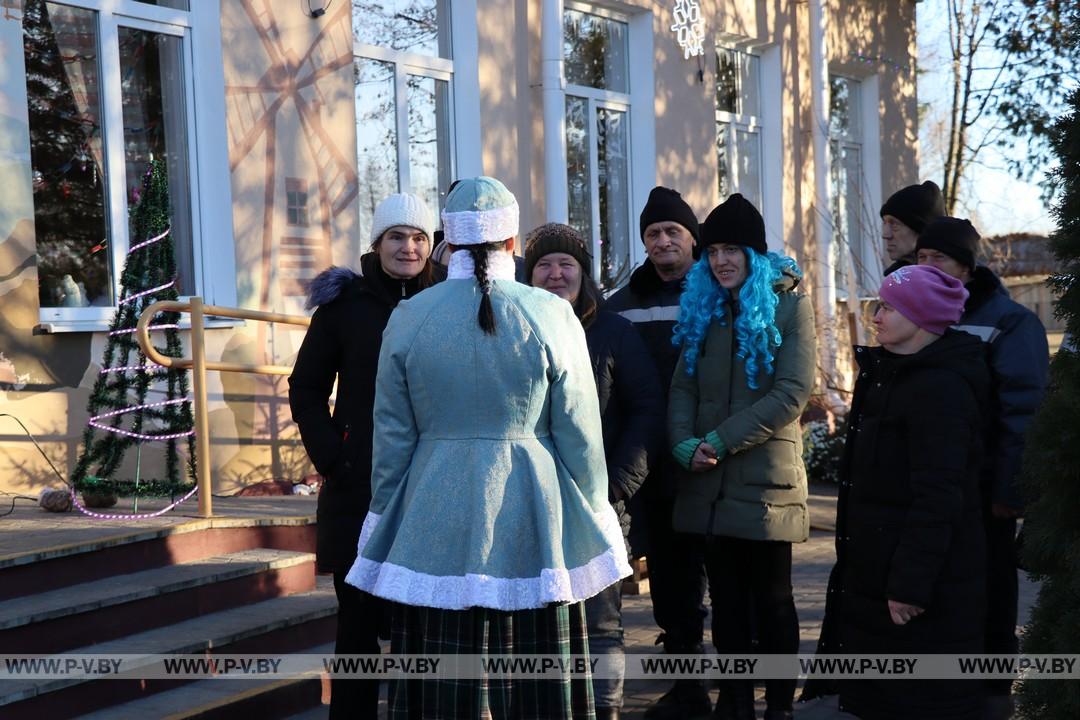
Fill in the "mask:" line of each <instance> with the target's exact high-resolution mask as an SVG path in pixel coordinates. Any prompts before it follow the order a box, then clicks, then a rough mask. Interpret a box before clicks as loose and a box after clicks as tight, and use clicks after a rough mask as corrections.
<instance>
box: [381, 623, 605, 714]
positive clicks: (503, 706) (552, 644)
mask: <svg viewBox="0 0 1080 720" xmlns="http://www.w3.org/2000/svg"><path fill="white" fill-rule="evenodd" d="M390 651H391V652H392V653H408V654H423V655H455V654H469V655H471V654H487V655H506V656H514V655H534V654H535V655H560V656H564V657H569V656H570V655H582V656H585V655H588V653H589V636H588V631H587V629H586V626H585V606H584V603H580V602H579V603H574V604H572V605H549V606H547V607H544V608H539V609H536V610H516V611H507V610H492V609H489V608H481V607H476V608H470V609H468V610H441V609H437V608H427V607H415V606H411V605H401V604H398V603H393V604H392V605H391V630H390ZM389 691H390V695H389V699H390V703H389V704H390V712H389V717H390V718H391V719H392V720H412V719H413V718H422V719H423V720H429V719H431V720H435V719H438V720H457V719H459V718H460V719H461V720H477V719H479V718H491V719H492V720H503V719H507V720H510V719H513V720H559V719H560V718H565V719H567V720H569V719H571V718H574V719H578V718H580V719H583V720H593V719H594V718H595V717H596V713H595V709H594V707H593V689H592V677H591V675H589V674H585V675H576V676H574V678H573V679H571V678H569V677H564V678H561V679H558V680H554V679H553V680H548V679H544V680H525V679H521V680H519V679H497V678H495V679H459V680H454V679H442V680H417V679H402V680H391V681H390V683H389Z"/></svg>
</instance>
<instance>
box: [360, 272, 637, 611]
mask: <svg viewBox="0 0 1080 720" xmlns="http://www.w3.org/2000/svg"><path fill="white" fill-rule="evenodd" d="M493 284H494V289H493V291H492V296H491V299H492V303H493V307H494V312H495V318H496V331H495V334H494V335H485V334H484V332H483V331H482V330H481V329H480V327H479V325H478V323H477V319H476V313H477V308H478V307H479V302H480V291H479V289H478V286H477V284H476V281H475V280H474V279H472V278H469V279H458V280H448V281H446V282H443V283H441V284H440V285H437V286H435V287H433V288H430V289H428V290H426V291H424V292H423V293H420V294H419V295H417V296H416V297H414V298H412V299H410V300H407V301H405V302H402V303H401V304H400V305H398V308H397V310H396V311H395V312H394V314H393V316H392V317H391V318H390V323H389V325H388V326H387V328H386V331H385V333H384V335H383V345H382V353H381V355H380V357H379V371H378V381H377V386H376V395H375V435H374V457H373V462H372V468H373V470H372V478H371V482H372V501H371V508H370V513H369V515H368V516H367V518H366V520H365V521H364V527H363V530H362V532H361V535H360V542H359V555H358V557H357V560H356V562H355V564H354V565H353V567H352V570H351V571H350V572H349V574H348V577H347V580H348V582H350V583H351V584H353V585H355V586H357V587H359V588H361V589H363V590H366V591H368V592H370V593H372V594H374V595H377V596H379V597H383V598H387V599H390V600H394V601H397V602H401V603H405V604H409V605H417V606H426V607H435V608H444V609H451V610H455V609H464V608H469V607H488V608H496V609H501V610H521V609H526V608H538V607H543V606H544V605H546V604H548V603H558V602H573V601H580V600H584V599H585V598H588V597H591V596H593V595H595V594H596V593H598V592H600V591H601V590H603V589H604V588H605V587H607V586H609V585H611V584H612V583H614V582H617V581H618V580H619V579H620V578H622V577H625V576H627V575H629V574H630V568H629V565H628V564H627V561H626V551H625V549H624V546H623V541H622V535H621V532H620V529H619V523H618V520H617V518H616V516H615V513H614V511H613V510H612V508H611V505H610V503H609V502H608V499H607V493H608V490H607V470H606V465H605V461H604V448H603V440H602V435H601V430H600V415H599V406H598V401H597V397H596V386H595V383H594V382H593V377H592V370H591V368H590V365H589V354H588V349H587V347H586V345H585V334H584V332H583V331H582V329H581V323H580V322H578V320H577V318H576V317H575V316H574V313H573V310H572V309H571V306H570V304H569V303H567V302H566V301H565V300H562V299H560V298H558V297H557V296H555V295H553V294H551V293H548V292H546V291H544V290H540V289H537V288H531V287H527V286H525V285H521V284H518V283H515V282H513V281H510V280H495V281H493Z"/></svg>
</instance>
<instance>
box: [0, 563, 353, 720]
mask: <svg viewBox="0 0 1080 720" xmlns="http://www.w3.org/2000/svg"><path fill="white" fill-rule="evenodd" d="M336 612H337V598H336V597H335V596H334V587H333V580H332V579H331V578H330V577H319V578H318V581H317V587H316V589H315V590H313V591H310V592H306V593H301V594H297V595H289V596H286V597H279V598H274V599H272V600H266V601H264V602H258V603H253V604H249V605H245V606H242V607H237V608H232V609H230V610H223V611H220V612H214V613H211V614H209V615H204V616H202V617H197V618H192V619H189V620H184V621H182V622H179V623H175V624H172V625H168V626H165V627H159V628H156V629H153V630H147V631H145V632H141V633H137V634H134V635H129V636H127V637H122V638H119V639H116V640H110V641H107V642H102V643H98V644H95V645H89V646H84V647H80V648H77V649H75V650H72V651H71V652H70V653H64V654H60V655H57V656H56V657H60V658H63V657H64V656H65V655H78V654H92V655H110V654H146V655H162V654H204V655H208V656H210V655H213V654H215V653H224V654H247V653H253V654H254V653H275V654H283V653H294V652H299V651H300V650H301V649H302V648H307V647H312V646H313V645H318V644H322V643H327V642H331V641H332V640H333V637H334V630H335V628H336V617H335V615H336ZM190 682H191V681H189V680H154V679H146V680H139V679H131V680H129V679H115V680H82V679H70V678H64V677H55V678H49V679H43V680H24V681H7V682H4V683H2V684H0V717H3V718H4V719H5V720H21V719H22V718H28V719H32V720H42V719H43V718H49V720H54V719H55V720H62V719H63V718H71V717H79V716H81V715H82V714H85V713H87V712H90V711H93V710H98V709H102V708H105V707H110V706H113V705H116V704H119V703H124V702H128V701H131V700H135V699H138V698H141V697H146V696H149V695H152V694H154V693H158V692H162V691H165V690H170V689H173V688H176V687H179V686H182V685H187V684H190ZM238 682H239V681H238Z"/></svg>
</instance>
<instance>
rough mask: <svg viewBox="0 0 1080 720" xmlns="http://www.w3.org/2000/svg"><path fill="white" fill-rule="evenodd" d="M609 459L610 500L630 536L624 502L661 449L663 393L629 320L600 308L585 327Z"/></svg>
mask: <svg viewBox="0 0 1080 720" xmlns="http://www.w3.org/2000/svg"><path fill="white" fill-rule="evenodd" d="M585 340H586V342H587V343H588V345H589V356H590V358H591V360H592V366H593V376H594V377H595V378H596V394H597V395H598V396H599V398H600V422H601V425H602V427H603V433H604V457H605V458H606V459H607V471H608V498H609V499H610V500H611V504H612V505H613V506H614V507H615V511H616V512H617V513H618V515H619V522H620V523H621V524H622V527H623V536H624V537H626V536H628V535H629V531H630V518H629V516H628V515H627V513H626V502H627V501H628V500H629V499H630V498H631V497H633V495H634V493H636V492H637V491H638V489H639V488H640V487H641V485H642V483H644V482H645V478H646V477H648V475H649V458H650V457H655V455H656V453H658V452H660V447H661V440H662V433H661V431H662V429H663V421H664V400H663V392H662V391H661V389H660V381H659V379H658V378H657V375H656V366H655V365H654V364H653V360H652V357H651V356H650V355H649V351H648V349H647V348H646V347H645V343H644V342H642V340H641V336H640V335H638V331H637V329H635V328H634V325H633V323H631V322H630V321H629V320H627V319H625V318H623V317H620V316H619V315H616V314H615V313H612V312H608V311H606V310H600V311H599V312H598V313H597V314H596V316H595V317H594V319H593V321H592V323H591V324H590V325H589V326H588V327H587V328H586V329H585Z"/></svg>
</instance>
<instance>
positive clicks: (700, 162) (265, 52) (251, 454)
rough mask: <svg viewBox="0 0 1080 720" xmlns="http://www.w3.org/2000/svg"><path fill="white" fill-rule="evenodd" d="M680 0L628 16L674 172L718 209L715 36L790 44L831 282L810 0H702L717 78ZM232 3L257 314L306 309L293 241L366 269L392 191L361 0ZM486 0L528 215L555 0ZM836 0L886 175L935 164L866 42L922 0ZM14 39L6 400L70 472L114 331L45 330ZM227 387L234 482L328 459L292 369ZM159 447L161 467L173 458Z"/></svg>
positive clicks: (9, 100)
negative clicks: (381, 150)
mask: <svg viewBox="0 0 1080 720" xmlns="http://www.w3.org/2000/svg"><path fill="white" fill-rule="evenodd" d="M671 6H672V3H671V2H668V1H667V0H665V1H664V2H659V1H650V0H633V1H632V2H628V3H624V4H623V5H622V8H623V9H624V10H626V11H628V12H651V13H652V27H653V43H654V54H655V63H654V89H655V97H654V99H653V106H654V110H655V123H656V124H655V148H656V158H655V161H656V174H655V184H663V185H668V186H671V187H675V188H677V189H679V190H680V191H681V192H682V193H683V194H684V196H685V197H686V199H687V200H688V202H690V203H691V205H692V206H693V207H694V208H695V210H696V211H697V213H698V215H699V216H700V217H701V218H704V217H705V215H706V214H707V213H708V211H709V210H710V209H711V208H712V207H713V206H714V205H715V204H716V203H717V202H718V201H719V200H720V198H718V197H717V190H716V158H715V137H714V133H715V125H714V110H713V89H712V88H713V83H714V82H715V78H714V62H715V61H714V59H713V56H712V53H711V51H710V50H709V48H710V46H711V44H712V41H713V39H715V38H717V37H723V38H725V39H726V40H727V41H731V40H733V39H741V40H744V41H746V42H747V43H749V44H751V45H753V46H756V47H761V46H763V45H771V46H773V47H777V48H779V52H780V63H781V68H782V70H781V74H782V77H783V90H782V98H781V101H782V108H783V115H782V118H781V122H780V128H781V138H782V143H783V149H782V153H781V166H782V170H781V175H782V180H781V183H782V191H781V193H780V197H781V201H782V208H783V212H782V234H783V241H784V244H785V247H786V248H787V249H788V251H789V252H791V253H792V254H794V255H795V256H796V258H797V259H798V260H799V261H800V263H801V264H802V265H803V267H804V269H805V270H806V271H807V274H808V276H809V277H808V283H807V284H808V286H812V284H813V281H814V276H815V270H816V268H815V267H814V265H813V262H812V258H813V257H814V253H813V250H814V248H813V228H814V209H813V203H814V182H813V162H812V151H811V137H810V128H811V127H812V124H811V106H810V92H809V88H810V63H809V15H808V6H807V4H806V3H794V2H781V0H759V1H755V0H730V1H725V0H702V2H701V6H702V9H703V11H704V13H705V18H706V36H707V41H706V48H707V54H706V56H705V58H704V68H703V69H704V79H703V80H699V78H698V69H699V64H698V62H699V61H698V59H696V58H692V59H689V60H687V59H684V58H683V55H682V52H681V50H680V48H679V47H678V46H677V44H676V42H675V38H674V36H673V34H672V33H671V32H670V29H669V27H670V24H671V21H672V18H671ZM222 7H223V9H222V18H221V23H222V40H223V47H224V58H223V60H224V73H225V84H226V89H225V96H226V121H227V126H228V128H227V130H228V148H229V170H230V176H229V183H230V189H231V192H232V200H233V212H232V231H233V236H234V239H235V248H234V252H235V256H236V267H237V294H238V302H239V304H240V305H242V306H243V307H247V308H253V309H260V310H277V311H283V312H290V313H298V312H302V311H303V297H302V296H301V295H300V294H299V290H298V285H297V284H296V282H294V281H293V280H290V275H296V274H298V273H300V274H302V271H298V270H297V269H295V268H290V267H288V266H289V264H290V263H292V264H295V262H294V261H295V259H296V258H295V256H294V255H292V254H290V253H291V252H292V251H290V250H286V241H285V240H284V238H286V237H291V238H297V239H296V240H292V241H290V242H299V243H300V245H301V246H302V248H303V252H307V253H309V255H310V257H313V258H317V259H318V262H319V263H324V264H325V263H335V264H344V265H355V264H356V262H357V260H358V258H359V255H360V253H361V251H362V249H363V247H364V246H366V244H367V238H359V237H358V236H357V235H358V230H357V222H356V217H357V206H358V205H357V203H358V202H359V199H358V198H361V197H367V196H369V195H372V194H374V195H378V196H379V197H381V196H382V195H385V193H386V192H387V191H388V190H387V189H381V188H368V187H360V186H359V184H358V181H357V178H356V173H355V165H356V157H355V153H356V148H355V132H356V131H355V125H354V123H355V119H354V118H355V112H354V108H353V88H352V77H353V76H352V36H351V25H350V17H349V7H350V6H349V3H348V2H347V1H346V0H338V2H335V3H334V4H333V5H332V6H331V10H330V13H329V14H328V15H327V16H325V17H323V18H321V19H320V20H318V21H312V20H311V19H309V18H307V17H306V16H305V15H304V14H303V13H301V12H300V11H299V9H298V4H297V3H296V2H294V0H226V1H224V2H223V3H222ZM477 8H478V9H477V19H476V22H477V26H476V29H477V37H478V50H479V58H478V60H479V62H478V67H479V88H480V107H479V108H477V119H478V122H479V123H480V130H481V140H482V157H481V158H480V160H481V162H482V167H483V170H484V172H485V173H487V174H491V175H495V176H497V177H500V178H501V179H503V180H504V181H505V182H506V184H507V185H508V186H509V187H510V189H511V190H513V191H514V193H515V194H516V195H517V196H518V198H519V201H520V202H521V205H522V228H523V230H527V229H529V228H531V227H534V226H536V225H538V224H540V223H541V222H543V221H544V220H545V216H546V208H545V206H544V199H543V188H544V167H543V120H542V103H541V95H540V90H539V85H540V40H541V0H477ZM828 11H829V16H830V18H831V21H830V25H829V27H830V30H829V34H828V39H827V40H828V46H829V63H830V68H831V69H832V70H833V71H836V72H843V73H845V74H851V75H854V76H856V77H865V76H866V75H867V74H868V73H871V72H876V73H877V74H878V76H879V79H880V93H881V103H880V112H881V128H882V151H881V186H882V191H883V193H884V194H886V195H887V194H888V193H889V192H891V190H892V189H895V188H897V187H900V186H902V185H905V184H908V183H911V182H915V181H916V180H918V179H919V178H918V174H917V144H916V137H917V128H916V102H915V82H914V75H913V73H910V72H909V73H903V72H897V71H896V70H894V69H893V68H891V67H889V66H888V65H885V64H882V65H878V66H874V67H871V66H868V65H866V64H864V63H859V62H855V61H853V60H852V58H851V55H852V54H853V53H857V54H864V55H874V56H881V57H886V58H890V59H893V60H896V61H899V62H900V63H901V64H908V65H912V66H913V65H914V46H915V36H914V28H915V22H914V13H915V3H914V2H912V1H911V0H899V1H894V0H831V2H829V5H828ZM839 18H842V19H843V22H838V21H837V19H839ZM0 54H2V56H3V57H5V58H6V59H7V60H6V61H5V62H4V63H3V65H2V67H0V186H3V187H4V188H5V199H4V202H3V203H2V204H0V297H2V302H3V309H2V311H0V353H2V354H3V357H0V412H8V413H12V414H15V415H17V416H18V417H19V418H20V419H22V420H23V421H24V422H25V423H26V424H27V425H28V427H29V428H30V429H31V431H32V432H34V433H35V434H36V435H37V436H38V437H39V439H40V440H42V441H43V447H44V448H45V450H46V452H47V453H48V454H49V457H50V458H51V459H52V460H53V461H54V462H55V463H56V464H57V465H58V466H59V467H60V468H61V470H62V471H65V472H66V471H68V470H69V469H70V468H71V467H72V466H73V464H74V462H75V459H76V457H77V455H76V453H77V452H78V448H79V443H80V436H81V434H82V430H83V428H84V427H85V422H86V403H87V398H88V395H89V390H90V388H91V386H92V384H93V381H94V380H95V378H96V377H97V373H98V370H99V366H98V363H100V361H101V357H102V352H103V350H104V346H105V336H104V334H103V333H97V334H90V333H69V334H63V335H53V336H41V335H33V334H32V328H33V327H34V325H36V324H37V314H38V307H37V288H36V272H35V260H34V232H33V204H32V203H33V200H32V195H31V191H30V163H29V148H28V134H27V125H26V122H27V121H26V107H25V86H24V78H23V71H22V67H21V57H22V55H21V33H20V25H19V20H18V18H17V17H16V18H15V19H10V18H7V17H4V18H3V19H0ZM905 59H906V62H905ZM286 178H299V179H301V180H304V181H306V182H307V183H308V186H309V194H310V196H311V204H310V207H311V208H312V216H311V224H310V226H309V227H308V228H306V229H303V230H302V231H300V230H297V229H295V228H289V227H287V226H286V224H285V179H286ZM766 192H767V193H769V191H768V189H767V190H766ZM638 209H639V208H635V211H636V210H638ZM634 230H635V231H636V228H634ZM635 240H636V238H635ZM208 338H209V341H210V353H209V355H210V358H211V359H222V360H232V361H239V362H273V363H282V364H289V363H291V362H292V360H293V358H294V356H295V353H296V350H297V348H298V346H299V343H300V341H301V339H302V333H300V332H297V331H291V330H288V329H286V328H274V329H272V328H270V327H268V326H265V325H261V324H256V323H248V324H247V325H244V326H241V327H232V328H220V329H214V330H211V331H209V332H208ZM210 394H211V408H210V416H211V424H212V434H213V442H212V453H213V460H212V466H213V474H214V477H215V482H216V487H215V489H216V491H219V492H227V491H229V490H231V489H234V488H236V487H238V486H239V485H242V484H246V483H250V482H256V481H260V480H265V479H269V478H271V477H287V478H292V479H299V477H301V476H302V475H303V474H304V473H306V472H308V471H309V469H310V468H309V465H308V463H307V461H306V458H305V456H304V453H303V450H302V448H300V447H299V446H298V445H297V442H296V431H295V427H294V426H293V425H292V423H291V420H290V419H289V412H288V407H287V402H286V401H285V397H286V386H285V381H284V379H276V380H271V379H264V378H257V377H251V376H246V375H219V374H216V373H215V374H212V375H211V379H210ZM149 457H150V459H149V460H147V462H148V463H149V464H150V465H153V464H154V463H155V462H157V461H156V460H155V459H153V456H152V455H151V456H149ZM144 472H145V471H144ZM154 472H155V471H154V470H153V469H151V470H150V474H154ZM47 484H56V483H55V482H53V481H52V480H51V479H50V477H49V474H48V471H47V466H46V465H45V463H44V462H42V461H41V459H40V457H39V456H38V455H37V451H36V450H34V448H33V447H32V445H30V444H29V443H28V442H26V441H25V440H24V439H22V438H21V437H20V432H19V431H18V429H17V426H15V425H14V423H11V421H10V420H8V419H5V418H0V489H3V490H6V491H9V492H32V491H35V490H37V489H40V488H41V487H43V486H44V485H47Z"/></svg>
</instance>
